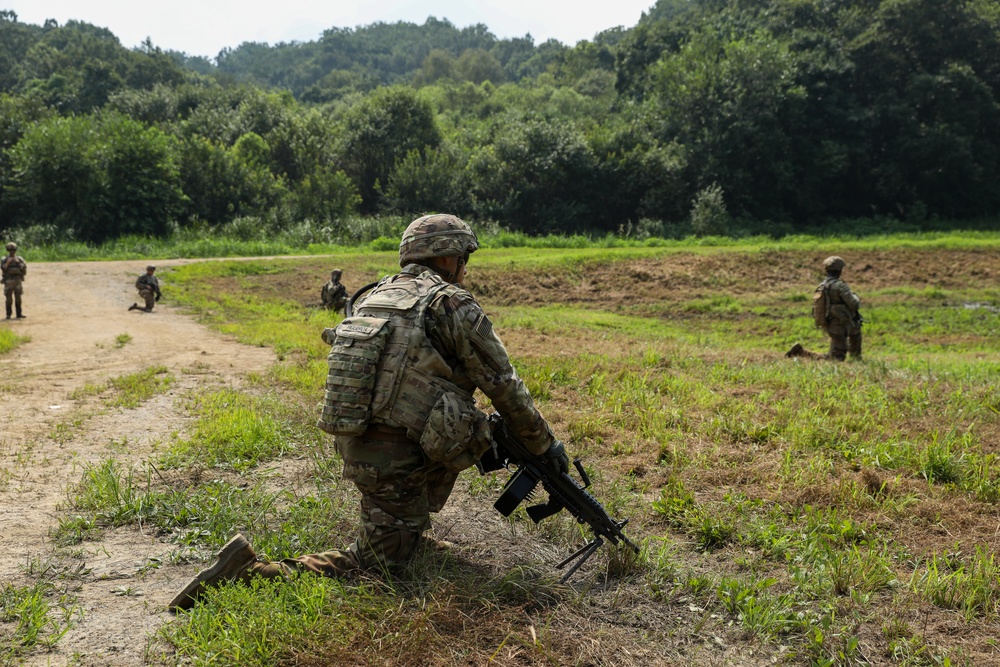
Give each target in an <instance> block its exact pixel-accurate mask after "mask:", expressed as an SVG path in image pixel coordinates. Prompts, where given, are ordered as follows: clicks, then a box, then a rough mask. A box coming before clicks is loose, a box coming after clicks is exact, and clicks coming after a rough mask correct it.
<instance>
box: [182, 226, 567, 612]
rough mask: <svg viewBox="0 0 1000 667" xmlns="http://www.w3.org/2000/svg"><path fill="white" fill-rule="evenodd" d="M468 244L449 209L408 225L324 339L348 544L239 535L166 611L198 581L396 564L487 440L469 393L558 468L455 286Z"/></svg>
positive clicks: (421, 540)
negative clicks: (299, 543) (299, 550)
mask: <svg viewBox="0 0 1000 667" xmlns="http://www.w3.org/2000/svg"><path fill="white" fill-rule="evenodd" d="M478 248H479V242H478V239H477V238H476V235H475V233H473V231H472V229H471V228H470V227H469V225H467V224H466V223H465V222H464V221H462V220H460V219H459V218H457V217H455V216H453V215H429V216H425V217H422V218H418V219H417V220H414V221H413V222H412V223H410V225H409V226H408V227H407V228H406V231H405V232H404V233H403V238H402V241H401V242H400V244H399V265H400V267H401V269H402V270H401V271H400V272H399V273H398V274H396V275H394V276H389V277H386V278H383V279H382V281H381V282H379V283H378V285H377V286H376V287H374V288H373V289H372V290H371V291H370V292H368V293H367V294H366V295H365V296H364V297H363V298H361V299H359V301H358V302H357V303H356V304H355V305H354V307H353V308H352V316H351V317H349V318H347V319H346V320H344V321H343V322H341V323H340V324H339V325H338V326H337V327H336V329H327V330H326V331H325V332H324V339H325V340H326V341H327V343H330V344H331V345H332V347H331V350H330V355H329V357H328V365H329V372H328V375H327V383H326V401H325V404H324V407H323V413H322V416H321V417H320V420H319V424H318V426H319V427H320V428H322V429H323V430H324V431H327V432H328V433H332V434H335V436H336V437H335V439H334V444H335V446H336V449H337V452H338V453H339V454H340V455H341V457H342V458H343V460H344V478H345V479H349V480H351V481H352V482H353V483H354V485H355V486H356V487H357V489H358V491H359V493H360V494H361V507H360V516H359V524H360V525H359V528H358V533H357V537H356V539H355V540H354V543H353V544H351V545H350V547H348V548H346V549H335V550H332V551H326V552H323V553H315V554H310V555H307V556H299V557H297V558H286V559H284V560H281V561H266V560H258V558H257V554H256V553H255V552H254V550H253V548H252V547H251V546H250V543H249V542H248V541H247V540H246V538H244V537H243V536H242V535H236V536H234V537H233V538H232V539H231V540H230V541H229V542H228V543H227V544H226V545H225V546H224V547H223V549H222V551H221V552H220V553H219V556H218V559H217V560H216V562H215V563H214V564H213V565H212V566H211V567H209V568H207V569H205V570H203V571H202V572H200V573H198V575H197V576H196V577H195V578H194V579H192V580H191V581H190V582H189V583H188V584H187V585H186V586H185V587H184V588H183V589H182V590H181V591H180V592H179V593H178V594H177V595H176V596H175V597H174V599H173V600H172V601H171V602H170V604H169V608H171V609H186V608H188V607H190V606H192V605H193V604H194V602H195V600H196V598H198V597H199V596H200V595H201V594H202V593H203V592H204V591H205V589H206V587H208V586H215V585H218V584H220V583H223V582H226V581H232V580H245V579H247V578H248V577H250V576H263V577H282V576H286V575H290V574H292V573H295V572H312V573H315V574H319V575H324V576H331V577H332V576H344V575H350V574H351V573H352V572H355V571H357V570H361V569H378V568H385V567H392V566H394V565H398V564H400V563H404V562H406V561H407V560H408V559H409V558H410V557H411V556H413V555H414V553H415V552H416V551H417V550H418V549H419V548H421V547H422V546H424V545H426V544H428V542H429V541H428V539H427V538H426V537H424V533H425V532H426V531H427V530H428V529H429V528H430V526H431V520H430V515H431V514H432V513H435V512H439V511H441V509H442V508H443V507H444V505H445V502H446V501H447V500H448V496H449V495H450V494H451V491H452V488H453V487H454V485H455V481H456V479H457V478H458V474H459V472H460V471H461V470H463V469H465V468H468V467H471V466H472V465H474V464H475V463H476V461H478V460H479V458H480V457H481V456H482V454H483V452H484V451H486V450H487V449H488V448H489V447H490V446H491V444H492V436H491V433H490V427H489V424H488V423H487V417H486V415H485V414H484V413H483V412H481V411H479V410H478V409H477V408H476V403H475V399H474V398H473V392H474V391H475V390H476V389H477V388H478V389H480V390H482V392H483V393H484V394H485V395H486V396H487V397H488V398H489V399H490V400H491V402H492V404H493V406H494V407H495V408H496V409H497V411H498V412H499V413H500V414H501V415H502V416H503V418H504V421H505V422H506V423H507V424H509V426H510V427H511V429H512V430H513V431H514V433H515V434H516V435H517V437H518V438H519V439H520V440H521V441H522V442H523V443H524V444H525V446H526V447H527V448H528V449H529V450H530V451H531V452H532V453H534V454H536V455H538V456H541V457H543V458H545V460H546V461H547V462H548V464H549V465H551V466H552V467H553V470H556V471H562V472H566V471H568V469H569V459H568V457H567V455H566V451H565V448H564V447H563V444H562V443H561V442H560V441H559V440H557V439H556V438H555V436H554V435H553V434H552V429H551V428H549V424H548V423H547V422H546V421H545V418H544V417H542V415H541V414H540V413H539V412H538V410H537V409H536V408H535V404H534V402H533V401H532V399H531V396H530V395H529V393H528V390H527V388H526V387H525V386H524V382H523V381H522V380H521V378H520V377H518V375H517V373H516V372H515V371H514V368H513V367H512V366H511V363H510V359H509V358H508V356H507V350H506V349H505V348H504V346H503V344H502V343H501V342H500V339H499V338H498V337H497V334H496V333H495V332H494V330H493V324H492V323H491V322H490V320H489V318H488V317H487V316H486V314H485V313H484V312H483V310H482V308H481V307H480V306H479V304H478V303H477V302H476V300H475V299H474V298H473V296H472V295H471V294H470V293H469V292H467V291H465V290H464V289H463V288H462V287H461V283H462V280H463V278H464V277H465V273H466V265H467V264H468V262H469V257H470V255H471V254H472V253H473V252H475V251H476V250H477V249H478ZM347 388H349V390H347ZM362 406H363V407H362ZM359 408H360V409H359ZM430 544H432V545H433V544H436V543H434V542H433V541H430ZM438 546H441V545H440V544H438ZM445 546H446V545H445Z"/></svg>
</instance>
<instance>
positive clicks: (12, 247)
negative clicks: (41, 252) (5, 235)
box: [7, 241, 17, 252]
mask: <svg viewBox="0 0 1000 667" xmlns="http://www.w3.org/2000/svg"><path fill="white" fill-rule="evenodd" d="M7 250H9V251H11V252H13V251H15V250H17V244H16V243H14V242H13V241H11V242H10V243H8V244H7Z"/></svg>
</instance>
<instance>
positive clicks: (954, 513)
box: [62, 235, 1000, 666]
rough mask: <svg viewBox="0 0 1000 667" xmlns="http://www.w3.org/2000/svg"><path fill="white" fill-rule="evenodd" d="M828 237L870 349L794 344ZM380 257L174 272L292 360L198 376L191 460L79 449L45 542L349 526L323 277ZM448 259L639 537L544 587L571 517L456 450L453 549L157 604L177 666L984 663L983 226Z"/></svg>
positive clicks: (254, 338) (990, 253) (996, 428)
mask: <svg viewBox="0 0 1000 667" xmlns="http://www.w3.org/2000/svg"><path fill="white" fill-rule="evenodd" d="M834 252H836V254H839V255H841V256H843V257H844V258H845V260H846V261H847V269H846V270H845V272H844V276H843V277H844V279H845V280H846V281H847V282H848V283H849V284H850V285H851V287H852V288H853V289H854V290H855V291H856V292H857V293H858V294H859V295H860V296H861V298H862V300H863V311H862V312H863V313H864V316H865V318H866V321H867V323H866V325H865V332H864V356H865V359H864V361H861V362H853V361H850V362H847V363H840V364H835V363H831V362H825V361H809V360H801V359H787V358H785V357H784V351H785V350H787V349H788V347H789V346H790V345H791V344H792V343H794V342H796V341H801V342H802V343H803V344H804V345H805V346H806V347H807V348H810V349H814V350H817V351H825V344H826V342H825V340H824V336H823V334H822V332H819V331H818V330H816V329H815V328H813V327H812V325H811V319H810V316H809V306H810V303H809V302H810V297H811V292H812V289H813V287H814V286H815V285H816V284H817V283H818V282H819V281H820V280H821V278H822V276H821V269H820V266H821V262H822V259H823V257H825V256H826V255H828V254H833V253H834ZM395 266H396V256H395V253H393V252H391V251H390V252H353V253H343V254H338V255H336V256H334V257H322V258H321V257H312V258H307V259H266V260H263V259H262V260H250V261H235V260H234V261H220V262H207V263H203V264H192V265H187V266H184V267H179V268H176V269H172V270H166V271H163V274H164V275H163V276H162V279H163V281H164V293H165V294H168V295H169V299H170V300H171V301H172V302H174V303H177V302H180V303H183V304H184V305H185V306H186V307H188V308H190V309H191V310H192V312H194V313H196V314H197V315H198V317H200V318H203V319H204V321H205V322H206V323H208V324H209V325H210V326H213V327H216V328H218V329H219V330H220V331H223V332H226V333H228V334H231V335H233V336H235V337H237V338H238V339H240V340H241V341H243V342H246V343H249V344H254V345H264V346H273V347H274V348H275V350H276V351H277V352H278V355H279V359H280V361H279V363H277V364H276V365H275V366H274V367H273V368H272V369H271V370H270V371H269V373H268V374H267V375H266V376H265V377H259V378H256V384H257V386H258V387H259V388H260V390H261V391H260V393H259V395H220V394H212V395H205V396H200V397H194V398H192V399H191V405H190V408H189V409H190V411H191V414H192V415H193V416H194V417H195V418H196V419H197V420H198V426H197V428H195V429H194V430H193V433H194V435H193V436H192V438H191V439H190V440H185V441H180V440H178V441H176V442H174V443H171V444H170V446H169V447H168V448H166V449H165V451H164V452H163V455H162V457H161V459H160V460H159V461H157V462H155V465H156V466H157V469H158V470H159V469H162V470H184V471H189V473H190V474H187V475H186V476H185V477H184V479H186V480H187V482H186V486H184V487H183V488H178V486H177V484H176V483H175V484H172V485H170V486H169V487H165V488H162V489H160V488H158V487H157V485H156V484H155V483H150V478H149V477H148V475H149V473H148V471H145V472H144V471H136V470H122V469H120V467H117V466H116V465H115V464H114V462H113V461H109V462H108V463H107V464H105V465H103V466H99V467H95V468H92V469H90V470H88V471H87V472H86V474H85V476H84V477H83V479H81V482H80V485H79V488H78V490H77V495H76V496H75V497H76V501H75V502H76V505H75V507H74V508H73V516H74V517H75V518H74V519H73V520H72V521H70V520H67V522H66V525H65V526H64V529H65V530H64V532H63V535H62V536H63V538H64V539H67V540H72V539H85V536H86V532H87V530H90V529H99V528H100V526H101V525H102V524H104V525H122V524H124V523H128V522H139V521H142V522H144V524H147V525H154V524H155V525H156V526H158V527H161V528H163V529H164V530H171V531H174V534H183V535H184V536H185V537H184V540H185V541H186V542H185V544H186V546H190V547H199V548H201V549H202V550H208V549H211V548H214V547H217V546H218V545H220V544H222V543H223V542H224V541H225V540H226V539H227V538H228V537H229V535H230V534H231V533H232V532H235V530H242V531H244V532H245V533H246V534H248V535H249V536H250V537H251V539H252V541H253V543H254V544H255V546H256V547H258V550H259V551H263V552H266V553H268V554H269V555H270V556H271V557H272V558H280V557H285V556H291V555H297V554H300V553H306V552H309V551H314V550H322V549H325V548H330V547H339V546H344V545H345V544H346V543H347V540H349V539H350V534H351V531H352V529H353V522H354V514H355V511H356V510H355V507H354V505H355V503H356V501H357V495H356V492H355V491H354V490H353V488H352V487H351V485H349V484H346V483H344V482H343V481H342V480H341V479H340V471H339V462H338V461H337V460H336V457H335V455H334V454H333V453H332V451H331V448H330V443H329V442H328V441H327V439H326V437H325V436H323V434H321V433H320V432H319V431H318V430H316V429H315V428H314V427H313V424H314V423H315V419H316V408H315V406H316V404H317V403H318V402H319V401H320V400H321V398H322V386H323V381H324V376H325V371H326V366H325V355H326V352H327V348H326V346H325V344H324V343H323V342H322V341H321V340H320V336H319V334H320V332H321V331H322V329H323V328H324V327H326V326H331V325H333V324H334V323H335V322H336V320H337V319H338V318H337V317H336V316H334V315H332V314H330V313H328V312H326V311H323V310H321V309H319V308H318V302H319V291H320V287H321V285H322V283H323V281H324V280H325V279H326V276H328V275H329V271H330V269H331V268H334V267H337V268H341V269H343V271H344V279H343V280H344V282H345V284H346V285H347V286H348V288H349V290H353V289H356V288H357V287H360V286H361V285H363V284H365V283H368V282H370V281H372V280H375V279H377V278H379V277H381V276H382V275H385V274H387V273H391V272H393V271H394V270H395ZM466 286H467V287H468V288H469V290H470V291H471V292H472V293H473V294H475V295H476V297H477V299H479V301H480V303H481V304H482V305H483V307H484V309H485V310H486V312H487V313H488V314H489V315H490V317H491V318H492V319H493V321H494V324H495V325H496V328H497V330H498V332H499V334H500V336H501V338H502V339H503V340H504V343H505V344H506V346H507V348H508V350H509V351H510V352H511V356H512V359H513V361H514V365H515V367H516V368H517V370H518V372H519V373H520V374H521V375H522V377H523V378H524V379H525V381H526V383H527V385H528V387H529V389H530V390H531V392H532V395H533V396H534V397H535V398H536V401H537V402H538V404H539V406H540V408H541V410H542V411H543V413H544V414H545V415H546V416H547V417H548V418H549V419H550V421H551V422H552V423H553V426H554V428H555V430H556V432H557V435H559V436H560V437H561V438H562V439H563V440H564V441H565V442H566V445H567V449H568V450H569V451H570V452H571V454H575V455H578V456H581V457H582V458H583V460H584V462H585V464H586V465H587V468H588V470H590V471H592V472H593V474H592V477H593V479H594V483H595V488H594V493H595V495H597V496H598V497H599V498H600V499H601V500H602V501H603V502H604V503H605V505H606V506H607V507H608V509H609V510H610V511H611V513H612V514H614V515H616V516H627V517H630V518H631V523H630V524H629V527H628V530H627V532H628V533H629V535H630V536H631V537H632V538H633V539H634V540H636V541H638V542H641V543H642V545H643V551H642V554H641V555H640V557H639V558H638V559H630V558H628V557H627V555H626V554H624V553H616V552H613V551H609V550H603V551H602V552H601V555H600V556H598V557H595V558H594V559H592V562H591V563H590V564H588V566H587V567H586V568H584V569H583V570H582V571H581V573H580V574H579V575H578V576H577V577H576V578H575V579H574V580H572V581H571V582H570V583H569V584H568V585H560V584H558V583H556V580H557V579H558V575H559V573H558V572H557V571H555V570H553V569H552V567H551V565H552V563H553V562H555V561H557V560H559V559H560V558H561V556H562V555H565V554H567V553H569V551H570V550H572V549H573V548H575V547H576V546H578V545H579V543H580V540H581V539H582V537H583V533H582V532H581V530H580V529H579V527H578V526H576V524H575V523H573V522H572V521H570V520H569V519H567V518H566V517H562V516H557V517H554V518H553V519H549V520H546V521H545V522H543V523H542V524H540V525H538V526H534V525H531V523H530V520H528V519H527V517H526V515H525V514H524V512H523V510H518V512H516V513H515V514H514V516H513V517H512V518H511V520H510V521H509V522H503V521H498V519H497V517H495V516H492V514H495V513H494V512H493V510H492V508H491V505H492V503H493V501H494V500H495V498H496V497H497V494H498V491H499V488H500V486H501V485H502V483H503V481H504V479H505V474H500V475H491V476H487V477H483V478H480V477H479V476H478V475H477V474H476V473H475V471H467V472H466V473H463V476H462V478H461V480H460V488H459V490H458V491H456V496H455V497H454V498H453V503H452V504H453V505H454V507H455V511H453V514H452V515H451V516H453V517H465V518H464V519H461V518H454V519H453V526H454V527H453V528H452V530H453V531H454V532H453V533H452V535H451V536H449V537H448V539H450V540H451V539H454V541H455V542H456V543H458V547H457V548H456V549H455V550H454V553H447V552H445V553H436V552H435V553H427V554H423V555H422V556H421V557H420V558H418V559H417V560H416V561H415V562H414V563H413V564H412V565H411V566H409V567H408V568H407V569H406V571H404V572H402V573H397V574H396V575H395V576H392V577H388V578H380V577H371V578H367V577H366V578H362V579H360V580H357V581H350V582H342V581H333V580H318V579H314V578H310V577H302V578H299V579H296V580H295V581H293V582H289V583H286V584H280V585H275V584H272V583H267V582H255V583H254V584H252V585H250V586H244V585H234V586H229V587H224V588H221V589H219V590H217V591H215V592H213V594H211V595H209V596H208V598H207V600H206V602H205V604H203V605H199V606H197V607H196V608H195V609H193V610H192V611H191V612H190V613H185V614H182V615H181V616H180V617H179V618H178V619H177V620H176V621H175V622H173V623H171V624H169V625H168V626H166V627H165V628H164V629H163V630H162V631H161V635H160V638H161V641H162V642H164V643H165V644H166V645H168V646H171V647H172V649H173V650H174V651H175V652H176V653H175V655H176V660H178V662H181V663H184V664H187V663H188V662H190V664H241V665H283V664H288V665H292V664H294V665H355V664H366V665H387V664H391V665H480V664H487V663H490V664H499V665H643V664H664V665H666V664H697V665H722V664H727V665H728V664H732V665H737V664H773V663H778V664H802V665H845V666H846V665H859V664H884V665H945V664H951V665H984V664H1000V646H997V639H996V638H997V630H998V627H1000V563H998V562H997V561H996V553H997V549H998V546H1000V536H998V525H1000V521H998V512H997V509H996V508H997V501H998V500H1000V459H998V452H1000V392H998V391H997V384H998V379H1000V238H997V237H996V235H983V236H980V237H970V238H963V237H960V236H954V237H952V236H946V235H939V236H927V237H899V238H885V239H878V240H868V241H859V240H855V241H844V242H843V243H839V244H836V245H832V244H823V243H819V242H817V241H816V240H815V239H808V240H803V241H801V242H796V240H794V239H788V240H785V241H782V242H780V243H778V242H761V243H758V244H748V243H745V244H741V245H739V246H734V247H726V246H725V245H721V244H720V245H710V246H704V247H697V248H694V247H630V248H564V249H525V248H520V249H494V250H484V251H481V252H479V253H477V254H476V255H474V256H473V260H472V262H471V263H470V275H469V279H468V281H467V284H466ZM150 372H151V373H154V374H155V373H156V372H157V371H156V370H151V371H150ZM290 458H294V459H296V461H297V462H298V463H297V464H296V465H297V466H298V467H297V468H295V470H296V471H297V472H296V473H295V474H294V476H293V477H291V478H281V477H280V476H281V475H282V474H284V473H283V472H282V470H283V468H282V467H281V465H282V461H285V460H288V459H290ZM209 471H211V472H209ZM276 475H277V476H278V479H276ZM154 482H155V480H154ZM491 513H492V514H491ZM486 515H489V516H488V518H487V516H486ZM488 522H493V523H492V524H490V523H488ZM481 525H486V526H491V525H492V526H494V527H495V526H498V525H499V526H502V528H501V531H500V532H506V533H510V534H511V535H514V536H515V538H511V539H513V540H514V541H513V544H515V545H516V546H518V547H519V548H520V549H522V551H520V552H515V553H508V552H501V551H499V550H498V549H497V548H493V547H491V546H490V543H491V537H492V538H493V540H492V541H493V542H494V543H495V542H496V541H497V539H498V537H497V535H498V534H497V533H494V534H493V535H492V536H491V534H490V530H486V529H483V528H482V527H481ZM178 531H180V532H179V533H178ZM508 543H510V541H509V540H507V541H505V542H504V544H508ZM538 545H541V546H538ZM170 659H174V658H170Z"/></svg>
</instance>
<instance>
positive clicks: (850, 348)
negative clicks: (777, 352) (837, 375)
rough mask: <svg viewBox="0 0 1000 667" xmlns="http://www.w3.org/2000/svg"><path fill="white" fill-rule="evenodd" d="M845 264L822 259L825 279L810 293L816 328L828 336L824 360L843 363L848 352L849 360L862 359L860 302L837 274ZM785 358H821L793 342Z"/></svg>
mask: <svg viewBox="0 0 1000 667" xmlns="http://www.w3.org/2000/svg"><path fill="white" fill-rule="evenodd" d="M844 266H845V262H844V260H843V259H841V258H840V257H837V256H836V255H834V256H832V257H827V258H826V259H825V260H823V268H824V269H825V270H826V279H825V280H823V282H822V283H820V284H819V286H818V287H817V288H816V290H815V292H814V293H813V319H814V320H815V322H816V326H817V327H819V328H821V329H823V331H825V332H826V334H827V335H828V336H829V337H830V352H829V353H828V354H826V355H825V356H824V357H823V358H825V359H833V360H835V361H844V359H846V358H847V355H848V353H850V355H851V358H852V359H859V360H860V359H861V323H862V321H863V320H862V319H861V313H860V312H859V310H858V309H859V308H860V307H861V299H860V298H858V295H857V294H855V293H854V292H852V291H851V288H850V287H848V286H847V283H845V282H844V281H843V280H841V279H840V273H841V271H843V270H844ZM785 356H786V357H810V358H818V357H819V356H820V355H818V354H816V353H814V352H809V351H808V350H805V349H803V347H802V345H801V344H799V343H796V344H795V345H794V346H792V349H790V350H789V351H788V352H787V353H786V354H785Z"/></svg>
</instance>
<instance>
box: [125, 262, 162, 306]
mask: <svg viewBox="0 0 1000 667" xmlns="http://www.w3.org/2000/svg"><path fill="white" fill-rule="evenodd" d="M155 270H156V267H155V266H147V267H146V273H144V274H142V275H141V276H139V277H138V278H136V281H135V288H136V289H137V290H139V296H141V297H142V299H143V301H144V302H145V304H146V306H145V307H144V308H143V309H142V310H144V311H146V312H147V313H149V312H152V310H153V305H154V304H155V303H156V302H157V301H159V300H160V294H161V293H160V281H159V279H158V278H157V277H156V276H154V275H153V271H155ZM136 308H138V304H134V303H133V304H132V308H130V309H129V310H133V309H136Z"/></svg>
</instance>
